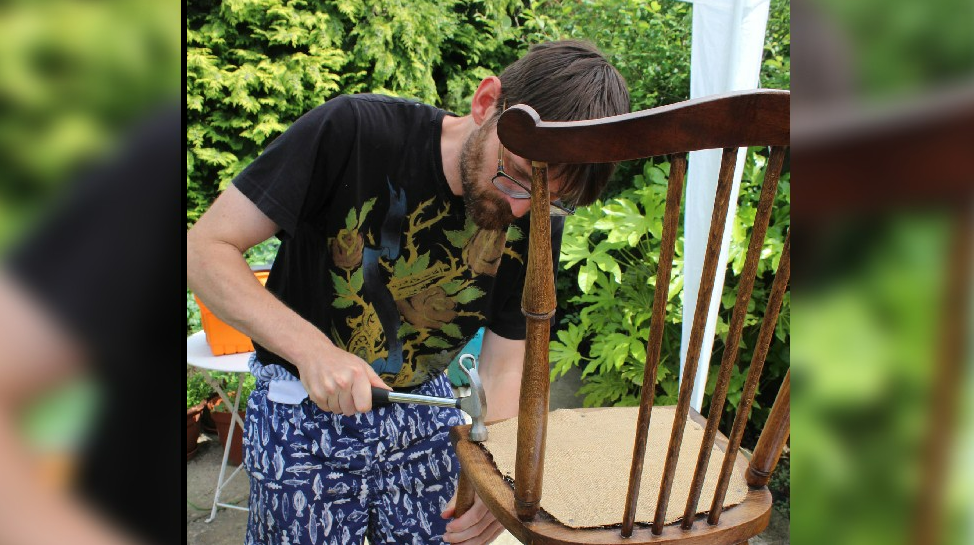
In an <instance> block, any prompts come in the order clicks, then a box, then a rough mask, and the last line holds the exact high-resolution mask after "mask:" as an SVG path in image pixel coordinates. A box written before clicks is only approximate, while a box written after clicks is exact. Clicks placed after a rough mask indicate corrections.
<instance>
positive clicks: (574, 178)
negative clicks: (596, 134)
mask: <svg viewBox="0 0 974 545" xmlns="http://www.w3.org/2000/svg"><path fill="white" fill-rule="evenodd" d="M500 80H501V96H500V98H499V99H498V101H497V112H498V113H497V114H496V116H495V118H494V119H493V121H494V122H496V120H497V117H499V116H500V112H501V108H502V105H503V104H504V103H505V102H506V103H507V105H508V106H513V105H515V104H527V105H528V106H531V107H532V108H534V110H535V111H536V112H538V115H539V116H540V117H541V119H542V120H544V121H579V120H583V119H596V118H599V117H608V116H612V115H619V114H625V113H629V108H630V104H629V91H628V89H627V88H626V81H625V80H624V79H623V77H622V75H621V74H619V71H618V70H616V69H615V67H614V66H612V65H611V64H609V61H608V60H607V59H606V58H605V56H604V55H603V54H602V53H601V52H600V51H599V50H598V49H597V48H596V47H595V46H594V45H592V44H591V43H588V42H582V41H576V40H563V41H557V42H548V43H543V44H538V45H535V46H532V47H531V49H530V50H528V53H527V54H526V55H524V56H523V57H521V58H520V59H518V60H517V61H515V62H514V63H513V64H511V65H510V66H508V67H507V68H505V69H504V71H503V72H502V73H501V75H500ZM614 170H615V164H612V163H603V164H566V165H559V166H558V167H557V171H558V174H559V175H560V176H563V177H564V179H565V183H564V185H563V186H562V188H561V192H560V193H561V197H562V200H563V201H564V202H566V203H570V204H578V205H586V204H591V203H592V202H593V201H595V199H597V198H598V197H599V195H600V194H601V193H602V190H603V189H604V188H605V184H606V183H607V182H608V180H609V176H611V175H612V172H613V171H614Z"/></svg>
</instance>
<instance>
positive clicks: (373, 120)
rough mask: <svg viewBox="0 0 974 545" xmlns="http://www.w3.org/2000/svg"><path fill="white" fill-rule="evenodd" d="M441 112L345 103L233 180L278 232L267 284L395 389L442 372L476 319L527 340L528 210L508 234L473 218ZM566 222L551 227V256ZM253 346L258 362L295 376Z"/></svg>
mask: <svg viewBox="0 0 974 545" xmlns="http://www.w3.org/2000/svg"><path fill="white" fill-rule="evenodd" d="M445 115H447V113H446V112H444V111H443V110H439V109H436V108H433V107H430V106H426V105H423V104H419V103H416V102H412V101H408V100H403V99H397V98H390V97H384V96H378V95H353V96H342V97H338V98H335V99H333V100H330V101H329V102H328V103H327V104H324V105H322V106H319V107H318V108H315V109H314V110H312V111H310V112H308V113H307V114H305V115H304V116H302V117H301V118H300V119H299V120H298V121H296V122H295V123H294V124H293V125H292V126H291V127H290V128H289V129H288V130H287V131H286V132H285V133H284V134H282V135H281V136H280V137H278V138H277V139H276V140H274V142H272V143H271V145H270V146H268V148H267V149H266V150H265V151H264V153H263V154H262V155H261V156H260V157H259V158H258V159H256V160H255V161H254V162H253V163H251V164H250V165H249V166H248V167H247V168H246V169H245V170H244V171H243V172H241V174H240V175H239V176H238V177H237V178H236V179H235V180H234V184H235V185H236V186H237V188H239V189H240V190H241V191H242V192H243V193H244V194H245V195H247V197H248V198H250V199H251V200H252V201H253V202H254V203H255V204H256V205H257V206H258V208H260V210H261V211H263V212H264V213H265V214H266V215H267V216H268V217H269V218H270V219H271V220H273V221H274V222H275V223H276V224H277V225H278V226H279V227H280V229H281V231H280V232H279V233H278V237H279V238H281V240H282V244H281V247H280V250H279V251H278V255H277V258H276V260H275V262H274V265H273V268H272V269H271V272H270V276H269V278H268V280H267V288H268V289H269V290H270V291H271V292H273V293H274V294H275V295H276V296H277V297H278V298H280V299H281V300H282V301H283V302H284V303H285V304H286V305H288V306H289V307H290V308H291V309H293V310H294V311H296V312H297V313H298V314H299V315H301V316H302V317H304V318H305V319H307V320H308V321H310V322H311V323H313V324H314V325H315V326H317V327H318V328H319V329H320V330H321V331H323V332H324V333H325V334H326V335H328V337H329V338H330V339H331V340H332V341H333V342H334V343H335V344H336V345H338V346H340V347H341V348H343V349H345V350H347V351H349V352H351V353H353V354H356V355H358V356H359V357H361V358H362V359H364V360H365V361H367V362H369V363H370V364H371V365H372V367H373V368H374V369H375V371H376V372H377V373H379V375H380V376H381V377H382V378H383V380H385V381H386V382H387V383H388V384H390V385H391V386H394V387H411V386H415V385H417V384H420V383H422V382H424V381H425V380H427V379H428V378H429V377H430V376H432V375H434V374H436V373H439V372H441V371H442V370H443V369H445V368H446V367H447V365H448V364H449V362H450V361H451V360H452V359H453V357H454V356H455V355H456V354H457V352H458V351H459V350H460V348H462V347H463V345H464V344H465V343H466V341H467V340H469V339H470V338H471V337H472V336H473V335H474V334H475V333H476V331H477V329H478V328H479V327H481V326H487V327H488V328H490V329H491V331H493V332H495V333H497V334H498V335H501V336H503V337H506V338H511V339H523V338H524V334H525V323H524V317H523V315H522V314H521V292H522V288H523V285H524V273H525V263H526V261H527V246H528V228H529V222H528V218H527V217H524V218H521V219H520V220H518V221H517V222H515V223H514V224H512V225H511V226H510V228H509V229H508V230H507V231H506V232H504V231H487V230H481V229H479V228H478V227H476V226H475V225H474V224H473V222H472V221H471V220H470V219H468V218H467V216H466V213H465V207H464V203H463V199H462V198H461V197H458V196H455V195H453V194H452V193H451V191H450V188H449V186H448V184H447V181H446V177H445V176H444V173H443V166H442V158H441V156H440V135H441V128H442V124H443V118H444V116H445ZM562 225H563V221H561V220H560V219H558V220H557V221H553V225H552V232H553V239H554V240H553V243H554V244H553V247H554V255H555V256H557V255H558V254H557V252H558V247H559V246H560V241H561V230H562ZM556 262H557V261H556ZM256 349H257V356H258V359H259V360H260V361H261V362H262V363H264V364H270V363H276V364H280V365H283V366H284V367H286V368H288V369H289V370H291V372H292V373H295V374H297V370H296V369H295V368H294V366H293V365H291V364H290V363H289V362H287V361H286V360H284V359H283V358H281V357H280V356H278V355H276V354H273V353H271V352H270V351H268V350H267V349H265V348H264V347H262V346H259V345H257V347H256Z"/></svg>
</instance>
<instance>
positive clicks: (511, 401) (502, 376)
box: [479, 329, 524, 422]
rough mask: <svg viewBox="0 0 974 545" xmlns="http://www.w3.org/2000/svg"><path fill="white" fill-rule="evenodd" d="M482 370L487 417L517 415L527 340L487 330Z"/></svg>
mask: <svg viewBox="0 0 974 545" xmlns="http://www.w3.org/2000/svg"><path fill="white" fill-rule="evenodd" d="M482 346H483V348H482V349H481V352H480V363H479V371H480V377H481V379H482V380H483V382H484V392H485V394H486V396H487V421H488V422H493V421H496V420H504V419H507V418H513V417H515V416H517V411H518V406H519V404H520V396H521V375H522V367H523V364H524V341H518V340H511V339H505V338H504V337H500V336H498V335H496V334H495V333H494V332H492V331H490V330H489V329H488V330H487V331H485V332H484V342H483V345H482Z"/></svg>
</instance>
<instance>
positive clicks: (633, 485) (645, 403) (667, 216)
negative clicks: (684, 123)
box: [622, 154, 687, 537]
mask: <svg viewBox="0 0 974 545" xmlns="http://www.w3.org/2000/svg"><path fill="white" fill-rule="evenodd" d="M686 170H687V156H686V154H679V155H674V156H673V157H671V158H670V179H669V183H668V185H667V190H666V208H665V210H664V212H663V238H662V240H661V241H660V255H659V265H658V268H657V269H656V289H655V291H654V294H653V316H652V318H651V319H650V325H649V340H648V341H647V343H646V367H645V369H644V370H643V384H656V374H657V370H658V369H659V355H660V350H661V348H662V346H663V325H664V323H665V320H666V302H667V301H668V300H669V294H670V273H671V272H672V270H673V254H674V250H675V248H676V232H677V227H678V224H679V221H680V200H681V197H682V196H683V180H684V177H685V176H686ZM655 391H656V389H655V388H643V389H642V392H641V395H640V400H639V417H638V420H637V421H636V439H635V441H634V443H633V448H632V466H631V467H630V468H629V489H628V491H627V493H626V510H625V512H624V513H623V517H622V535H623V537H629V536H631V535H632V529H633V524H634V522H635V518H636V506H637V504H638V501H639V484H640V482H641V479H642V476H643V460H644V459H645V457H646V440H647V438H648V437H649V425H650V423H651V421H652V415H653V395H654V393H655Z"/></svg>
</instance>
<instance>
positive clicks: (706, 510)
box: [451, 90, 790, 544]
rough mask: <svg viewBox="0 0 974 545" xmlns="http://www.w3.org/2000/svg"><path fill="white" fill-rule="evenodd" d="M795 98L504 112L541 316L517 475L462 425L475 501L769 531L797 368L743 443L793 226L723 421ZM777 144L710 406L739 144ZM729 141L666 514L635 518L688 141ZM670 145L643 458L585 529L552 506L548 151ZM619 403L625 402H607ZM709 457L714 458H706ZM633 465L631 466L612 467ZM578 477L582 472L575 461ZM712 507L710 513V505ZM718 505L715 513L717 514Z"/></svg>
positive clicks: (530, 530)
mask: <svg viewBox="0 0 974 545" xmlns="http://www.w3.org/2000/svg"><path fill="white" fill-rule="evenodd" d="M789 100H790V94H789V93H788V92H787V91H774V90H757V91H747V92H737V93H729V94H725V95H720V96H716V97H712V98H704V99H696V100H690V101H686V102H681V103H678V104H673V105H669V106H663V107H659V108H653V109H649V110H644V111H640V112H634V113H630V114H625V115H620V116H614V117H609V118H604V119H596V120H589V121H577V122H544V121H541V120H540V119H539V117H538V115H537V114H536V113H535V111H534V110H533V109H531V108H530V107H527V106H524V105H516V106H513V107H511V108H509V109H508V110H507V111H505V112H504V114H503V115H502V116H501V118H500V121H499V123H498V129H497V130H498V134H499V136H500V139H501V141H502V142H503V143H504V145H505V146H506V147H507V148H508V149H510V150H511V151H512V152H513V153H515V154H517V155H519V156H521V157H525V158H528V159H530V160H531V161H532V167H533V168H532V170H533V174H532V194H531V199H532V201H531V210H532V214H531V235H530V237H531V238H530V250H529V255H528V270H527V278H526V283H525V293H524V296H523V299H522V309H523V312H524V314H525V316H526V321H527V353H526V355H525V362H524V374H523V378H522V383H521V397H520V412H519V417H518V429H517V461H516V469H515V475H514V485H513V488H512V487H511V485H510V484H508V482H507V481H506V480H505V479H504V477H503V476H502V475H501V474H500V473H499V472H498V470H497V468H496V467H495V465H494V463H493V462H492V460H491V458H490V455H489V454H488V453H487V452H485V450H484V448H483V447H482V446H481V445H479V444H477V443H471V442H470V441H469V440H468V433H469V426H461V427H457V428H455V429H454V430H453V432H452V433H451V439H452V440H453V443H454V445H455V447H456V451H457V455H458V456H459V459H460V464H461V489H462V490H461V503H463V499H462V498H463V497H464V496H466V497H471V496H470V488H468V487H470V486H472V488H473V489H475V490H476V492H477V493H478V494H479V496H480V497H481V498H482V499H483V500H484V502H485V503H486V505H487V506H488V507H489V508H490V510H491V512H493V514H494V515H495V516H496V517H497V519H498V520H499V521H500V522H501V523H502V524H503V525H504V526H505V527H506V528H507V529H508V530H509V531H510V532H511V533H512V534H514V535H515V536H516V537H517V538H518V539H520V540H521V541H522V542H525V543H627V544H628V543H663V542H673V543H676V542H679V543H716V544H721V543H728V544H731V543H740V542H746V540H747V539H749V538H750V537H752V536H754V535H756V534H758V533H759V532H761V531H762V530H763V529H764V528H765V527H766V526H767V524H768V521H769V519H770V514H771V494H770V493H769V492H768V489H767V486H766V485H767V482H768V480H769V477H770V474H771V472H772V471H773V469H774V466H775V464H776V463H777V460H778V457H779V455H780V453H781V450H782V448H783V446H784V443H785V441H786V440H787V437H788V433H789V415H788V412H789V393H790V387H789V384H790V382H789V380H790V379H789V377H790V374H787V375H786V376H785V378H784V382H783V384H782V386H781V389H780V391H779V393H778V397H777V399H776V401H775V404H774V406H773V408H772V411H771V415H770V417H769V419H768V422H767V424H766V425H765V428H764V430H763V432H762V434H761V437H760V440H759V442H758V444H757V446H756V448H755V450H754V454H753V456H752V458H751V461H750V464H749V465H746V462H745V460H744V458H743V457H738V456H737V453H738V450H739V448H740V443H741V438H742V435H743V432H744V426H745V424H746V422H747V418H748V414H749V411H750V407H751V404H752V402H753V399H754V395H755V392H756V390H757V385H758V379H759V377H760V373H761V369H762V366H763V364H764V360H765V357H766V355H767V351H768V347H769V345H770V342H771V339H772V336H773V333H774V327H775V324H776V323H777V319H778V313H779V310H780V307H781V302H782V298H783V296H784V294H785V291H786V290H787V284H788V279H789V272H790V268H789V262H790V259H789V247H790V235H789V236H786V239H785V243H784V249H783V254H782V257H781V261H780V265H779V268H778V271H777V273H776V276H775V280H774V283H773V287H772V292H771V294H770V296H769V300H768V305H767V308H766V310H765V318H764V322H763V323H762V325H761V329H760V333H759V340H758V346H757V347H756V348H755V350H754V356H753V358H752V360H751V364H750V370H749V372H748V376H747V380H746V383H745V385H744V387H743V391H742V395H741V401H740V403H739V406H738V412H737V415H736V419H735V421H734V425H733V429H732V431H731V433H730V436H729V437H724V436H723V435H722V434H721V433H719V432H718V430H717V425H718V423H719V420H720V415H721V412H722V410H723V406H724V401H725V399H726V396H727V390H728V384H729V378H730V375H731V370H732V368H733V366H734V365H735V364H736V363H737V347H738V345H739V342H740V338H741V331H742V328H743V323H744V318H745V316H746V313H747V312H746V311H747V306H748V302H749V299H750V296H751V289H752V287H753V283H754V277H755V274H756V270H757V265H758V260H759V254H760V252H761V248H762V246H763V240H764V235H765V232H766V230H767V226H768V223H769V218H770V216H771V206H772V203H773V201H774V196H775V192H776V190H777V185H778V177H779V174H780V171H781V167H782V164H783V160H784V157H785V153H786V150H787V146H788V143H789ZM742 146H771V152H770V158H769V160H768V164H767V168H766V175H765V179H764V186H763V190H762V194H761V199H760V204H759V207H758V211H757V214H756V218H755V220H754V224H753V228H752V237H751V241H750V246H749V248H748V252H747V256H746V260H745V265H744V269H743V272H742V274H741V276H740V283H739V292H738V296H737V302H736V304H735V306H734V310H733V313H732V316H731V319H730V322H729V331H728V333H727V337H726V341H725V343H724V344H725V347H726V348H725V351H724V355H723V359H722V362H721V367H720V371H719V375H718V380H717V386H716V389H715V392H714V394H713V397H712V398H711V408H710V414H709V416H708V417H707V419H706V420H705V419H703V417H702V416H700V415H699V414H697V413H696V412H695V411H693V410H692V409H691V408H690V394H691V389H692V386H693V378H694V376H695V375H696V370H697V360H698V356H699V353H700V347H701V344H702V339H703V330H704V324H705V323H706V313H707V310H708V307H709V301H710V299H711V293H712V290H713V278H714V271H715V270H716V268H717V267H718V266H719V265H721V264H719V263H718V252H719V246H720V241H721V238H722V235H723V229H724V224H725V219H726V213H727V205H728V202H729V196H730V193H731V185H732V179H733V172H734V167H735V162H736V158H737V148H739V147H742ZM718 148H721V149H723V156H722V161H721V168H720V174H719V178H718V184H717V193H716V202H715V205H714V212H713V219H712V224H711V228H710V233H709V238H708V244H707V253H706V257H705V261H704V266H703V272H702V278H701V286H700V290H699V294H698V298H697V302H696V312H695V314H694V321H693V329H692V334H691V337H690V343H689V350H688V354H687V359H686V361H687V364H686V368H685V369H684V376H683V380H682V384H681V386H680V393H679V398H678V402H677V405H676V407H675V417H674V424H673V426H672V429H671V432H670V437H669V442H668V449H667V452H668V454H667V456H666V460H665V465H664V469H663V473H662V477H661V486H660V489H659V490H658V491H653V493H656V494H658V497H657V509H656V516H655V517H654V519H653V521H652V524H637V523H636V522H635V521H634V518H635V511H636V503H637V500H638V498H639V483H640V476H641V474H642V472H643V458H644V453H645V448H646V443H647V438H648V430H649V425H650V420H651V417H652V415H653V413H654V410H653V395H654V388H653V385H655V384H656V373H657V368H658V364H659V360H660V350H661V344H662V331H663V323H664V315H665V312H666V305H665V303H666V301H667V300H668V291H669V285H670V271H671V267H672V262H673V254H674V245H675V241H676V232H677V223H678V221H679V213H680V199H681V196H682V193H683V183H684V175H685V172H686V164H687V153H688V152H690V151H695V150H701V149H718ZM662 155H669V156H670V161H671V170H670V175H669V185H668V192H667V197H666V210H665V214H664V218H663V226H664V227H663V234H662V243H661V250H660V256H659V266H658V270H657V280H656V291H655V298H654V303H653V313H652V321H651V326H650V338H649V339H648V343H647V351H646V353H647V356H646V367H645V376H644V380H643V384H645V385H647V386H648V387H644V388H643V390H642V397H641V404H640V407H639V416H638V421H637V425H636V429H635V430H634V435H635V442H634V445H633V446H632V449H633V457H632V460H633V463H632V466H631V467H630V468H629V475H630V476H629V487H628V494H627V496H626V508H625V512H624V513H619V523H618V524H616V525H614V526H610V527H601V528H592V529H572V528H569V527H567V526H564V525H562V524H561V523H559V522H558V521H557V520H555V519H553V518H552V517H551V516H549V515H548V514H547V513H545V512H544V511H541V512H539V506H543V504H542V502H541V499H542V490H541V483H542V474H543V461H544V455H545V441H546V430H547V417H548V391H549V362H548V343H549V335H550V331H549V328H550V318H551V317H552V316H553V315H554V312H555V308H556V302H555V290H554V285H553V278H552V264H551V261H550V259H551V251H550V235H549V232H550V218H549V215H548V201H549V194H548V175H547V165H548V164H549V163H551V164H562V163H604V162H615V161H624V160H630V159H638V158H644V157H653V156H662ZM599 410H615V409H599ZM688 418H690V419H692V420H695V421H697V422H699V423H701V425H702V426H704V427H705V431H704V435H703V441H702V444H701V448H700V454H699V455H698V458H697V463H696V471H695V473H694V477H693V482H692V485H691V487H690V494H689V499H688V501H687V505H686V507H685V510H684V516H683V517H682V519H681V520H680V521H678V522H675V523H672V524H664V515H665V513H666V509H667V506H668V503H669V497H670V492H671V488H672V484H673V475H674V471H675V468H676V465H677V458H678V455H679V450H680V445H681V442H682V440H683V435H684V427H685V424H686V421H687V419H688ZM714 444H716V445H717V446H718V448H719V449H720V450H721V451H723V452H725V453H726V454H725V456H724V459H723V464H722V469H721V471H720V477H719V480H718V483H717V488H716V491H715V497H714V501H713V503H712V504H711V505H710V506H701V507H699V508H698V506H697V503H698V501H699V498H700V493H701V488H702V485H703V481H704V476H705V475H704V474H705V473H706V468H707V465H708V462H709V457H710V453H711V451H712V446H713V445H714ZM735 464H737V467H738V468H739V469H744V470H746V475H747V483H748V491H747V493H746V497H745V499H744V501H743V502H742V503H740V504H738V505H735V506H733V507H730V508H728V509H726V510H723V509H722V507H721V506H722V500H723V496H724V494H725V492H726V489H727V484H728V479H729V477H730V474H731V471H732V469H733V468H734V466H735ZM701 468H702V469H701ZM605 470H606V471H623V469H622V468H605ZM564 478H570V475H565V476H564ZM698 513H699V514H698ZM703 519H706V520H703Z"/></svg>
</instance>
